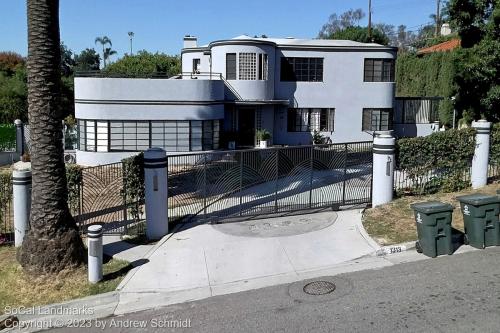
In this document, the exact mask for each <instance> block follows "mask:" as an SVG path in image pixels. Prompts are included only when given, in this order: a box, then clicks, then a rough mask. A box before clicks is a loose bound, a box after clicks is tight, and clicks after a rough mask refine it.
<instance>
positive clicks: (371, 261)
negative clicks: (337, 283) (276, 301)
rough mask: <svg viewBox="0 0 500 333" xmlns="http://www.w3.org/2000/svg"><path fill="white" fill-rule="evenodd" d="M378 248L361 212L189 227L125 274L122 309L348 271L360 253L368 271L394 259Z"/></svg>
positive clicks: (199, 297) (136, 308)
mask: <svg viewBox="0 0 500 333" xmlns="http://www.w3.org/2000/svg"><path fill="white" fill-rule="evenodd" d="M379 249H380V247H379V246H378V245H377V244H376V243H375V242H374V241H373V240H371V238H370V237H368V235H366V233H365V231H364V229H363V228H362V225H361V210H349V211H341V212H332V211H328V212H322V213H315V214H309V215H298V216H287V217H279V218H273V219H266V220H252V221H245V222H232V223H226V224H216V225H209V224H204V225H196V226H193V225H186V226H184V228H183V229H182V230H179V231H177V232H175V233H173V234H172V235H169V236H167V239H166V240H165V239H164V240H163V241H162V242H160V243H159V244H158V245H157V246H156V247H155V248H153V249H151V250H150V251H149V253H148V254H147V255H146V256H145V258H146V259H147V262H146V263H144V264H143V265H141V266H139V267H136V268H135V269H134V270H133V271H131V272H130V273H129V275H128V276H127V277H126V278H125V279H124V281H123V282H122V283H121V285H120V286H119V287H118V290H119V291H120V304H119V305H118V308H117V311H116V313H122V312H130V311H133V310H139V309H142V308H144V307H145V306H147V307H154V306H155V305H154V303H155V300H154V299H155V296H156V297H159V299H158V300H157V302H158V304H164V303H165V302H168V303H170V302H175V301H176V300H177V299H178V298H179V297H180V298H179V299H182V300H181V301H186V300H193V299H201V298H206V297H210V296H215V295H222V294H228V293H233V292H239V291H244V290H249V289H255V288H261V287H265V286H270V285H274V284H281V283H288V282H293V281H297V280H301V279H304V278H309V277H312V276H317V274H319V273H321V274H323V275H324V274H325V273H330V274H332V273H334V272H337V273H338V272H340V271H342V272H344V271H346V269H347V270H350V269H349V265H354V264H356V263H357V262H356V259H359V260H358V263H361V262H360V261H362V262H364V265H363V269H369V268H376V267H383V266H387V265H390V263H389V262H387V261H385V260H377V259H378V258H373V257H370V255H373V254H374V253H375V252H376V251H377V250H379ZM363 257H365V258H363ZM360 258H361V259H360ZM346 263H349V264H346ZM341 264H345V265H343V267H341V266H342V265H341ZM339 265H340V266H339ZM352 269H354V268H352ZM332 270H333V271H332ZM329 271H331V272H329ZM173 296H175V299H174V298H172V297H173ZM186 298H187V299H186ZM141 299H142V300H143V301H141ZM144 301H146V303H147V304H144Z"/></svg>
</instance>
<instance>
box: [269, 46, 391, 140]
mask: <svg viewBox="0 0 500 333" xmlns="http://www.w3.org/2000/svg"><path fill="white" fill-rule="evenodd" d="M282 56H284V57H316V58H323V59H324V60H323V82H281V81H280V80H279V75H280V68H279V64H280V59H279V58H280V57H282ZM365 58H391V59H393V58H395V55H394V54H393V53H392V52H389V51H383V52H380V51H377V52H374V51H354V52H353V51H351V52H349V51H329V52H324V51H323V52H318V51H296V50H282V51H280V52H277V53H276V60H275V62H276V64H278V66H277V67H276V68H275V77H276V78H277V80H276V81H275V82H276V85H275V99H288V100H290V106H291V107H292V106H293V107H296V108H334V109H335V120H334V131H333V132H332V133H331V132H322V134H323V135H325V136H328V137H330V138H331V140H332V141H333V142H349V141H365V140H372V135H371V134H369V133H364V132H363V131H362V121H363V119H362V115H363V108H392V107H393V104H394V93H395V83H394V82H364V59H365ZM286 114H287V111H286V110H280V113H279V114H278V118H279V119H280V121H284V123H283V124H279V125H278V126H277V127H276V126H275V129H276V133H275V136H276V140H278V143H283V144H290V145H297V144H309V143H310V142H311V133H305V132H287V122H286Z"/></svg>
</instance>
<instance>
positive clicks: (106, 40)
mask: <svg viewBox="0 0 500 333" xmlns="http://www.w3.org/2000/svg"><path fill="white" fill-rule="evenodd" d="M94 43H95V44H97V43H99V44H101V45H102V60H103V66H104V68H106V53H105V52H106V45H108V44H109V46H110V47H111V46H113V44H112V43H111V39H109V38H108V36H102V37H96V39H95V42H94Z"/></svg>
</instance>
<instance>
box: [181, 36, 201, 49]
mask: <svg viewBox="0 0 500 333" xmlns="http://www.w3.org/2000/svg"><path fill="white" fill-rule="evenodd" d="M197 40H198V38H196V37H195V36H190V35H186V36H184V48H185V49H188V48H192V47H196V42H197Z"/></svg>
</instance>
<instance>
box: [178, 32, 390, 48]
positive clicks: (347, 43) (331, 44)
mask: <svg viewBox="0 0 500 333" xmlns="http://www.w3.org/2000/svg"><path fill="white" fill-rule="evenodd" d="M245 43H252V44H254V43H258V44H261V43H262V44H269V45H273V46H276V47H284V48H286V47H290V48H340V49H346V48H347V49H349V48H352V49H377V50H380V49H385V50H393V51H396V50H397V48H396V47H392V46H386V45H382V44H377V43H361V42H356V41H352V40H341V39H303V38H292V37H287V38H267V37H250V36H247V35H241V36H237V37H234V38H231V39H222V40H216V41H213V42H211V43H209V44H206V45H200V46H198V47H195V48H186V49H183V50H186V51H201V50H207V49H210V48H211V47H212V46H214V45H224V44H245Z"/></svg>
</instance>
